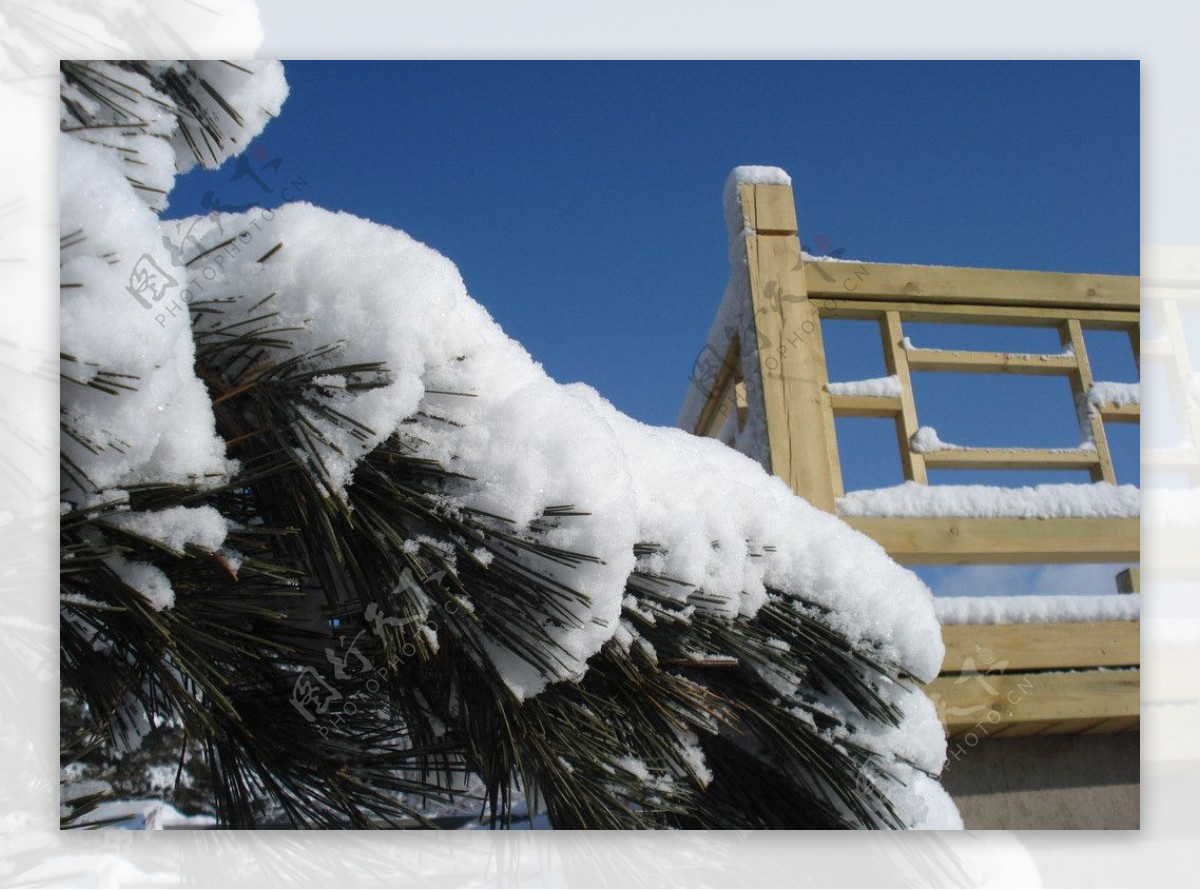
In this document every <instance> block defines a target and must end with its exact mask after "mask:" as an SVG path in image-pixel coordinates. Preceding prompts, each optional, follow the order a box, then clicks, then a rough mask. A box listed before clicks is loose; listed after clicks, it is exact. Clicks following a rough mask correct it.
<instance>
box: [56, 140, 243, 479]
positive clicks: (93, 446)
mask: <svg viewBox="0 0 1200 890" xmlns="http://www.w3.org/2000/svg"><path fill="white" fill-rule="evenodd" d="M59 152H60V165H61V172H60V185H61V193H60V218H61V225H62V232H63V235H64V236H71V237H70V238H69V242H70V246H68V247H66V248H65V249H64V250H63V251H62V268H61V272H60V277H61V280H62V282H63V284H64V285H70V286H67V287H64V288H63V290H62V298H61V303H60V332H61V340H62V346H61V349H62V352H63V353H64V354H65V355H66V356H69V357H70V358H69V359H65V360H64V361H63V362H62V373H63V376H64V377H65V378H66V379H65V380H64V382H63V385H62V396H61V399H62V413H63V420H64V422H65V423H66V424H67V425H68V426H70V427H71V428H73V429H74V430H76V431H77V432H78V433H79V434H80V435H81V437H82V438H83V440H84V441H83V442H81V441H78V440H76V439H75V438H72V437H71V436H64V437H63V441H62V448H63V453H64V456H65V457H66V458H67V459H68V460H69V461H70V462H71V464H72V465H73V466H75V467H78V468H79V470H80V471H81V472H82V474H83V475H84V476H85V477H86V479H79V480H76V482H77V484H82V485H83V491H87V490H88V489H91V488H94V489H110V488H124V487H131V486H134V485H136V484H138V483H143V482H159V483H171V482H173V483H178V484H182V485H187V484H205V483H213V482H219V481H221V480H223V479H224V478H225V477H226V474H227V472H228V470H229V465H228V464H227V463H226V460H225V445H224V443H223V442H222V441H221V440H220V439H219V438H218V437H217V435H216V426H215V422H214V420H213V415H212V410H211V407H210V399H209V395H208V392H207V390H206V389H205V387H204V384H203V383H202V382H201V381H200V380H199V379H198V378H197V377H196V375H195V371H194V370H193V364H194V362H195V345H194V343H193V340H192V331H191V326H190V324H189V323H188V316H187V312H186V310H184V311H179V310H176V311H175V312H173V313H168V312H165V311H163V309H161V308H158V307H156V306H155V304H154V303H153V302H152V301H150V304H151V305H150V308H147V307H145V306H143V305H141V304H140V303H139V301H138V299H137V298H136V297H135V296H134V295H133V294H132V293H130V287H131V286H132V287H135V289H136V285H137V284H138V283H140V282H141V281H143V279H142V278H141V277H139V276H141V275H142V274H145V275H148V276H154V277H160V281H161V282H162V284H163V285H164V286H165V287H166V289H167V290H168V291H169V292H170V293H169V296H171V297H173V296H174V295H176V294H178V293H179V286H178V285H179V283H181V282H182V281H183V280H184V279H185V277H186V276H185V272H184V269H183V267H182V266H179V265H176V264H175V263H174V262H172V258H171V255H170V253H169V252H168V250H167V248H166V247H165V246H164V245H163V243H162V236H161V233H160V231H159V226H158V220H157V218H156V217H155V215H154V214H153V213H152V212H151V210H150V209H149V208H148V207H147V206H146V205H145V203H144V202H143V201H142V200H141V199H140V198H139V197H138V196H137V195H136V194H135V193H134V190H133V187H132V186H131V185H130V184H129V182H128V181H127V180H126V179H125V177H124V176H122V175H121V173H120V172H119V171H118V170H116V169H115V168H114V166H113V163H112V159H111V157H110V156H109V154H108V153H107V152H105V151H104V150H102V149H100V148H97V147H95V146H92V145H86V144H84V143H83V142H80V141H79V140H77V139H74V138H72V137H71V136H67V135H64V136H61V137H60V141H59ZM72 233H79V234H78V235H77V236H73V235H72ZM170 281H173V282H175V284H173V285H172V284H169V282H170ZM147 299H148V300H149V298H148V297H147ZM165 305H168V304H162V303H160V304H159V306H165ZM89 369H91V370H93V371H95V370H102V371H104V372H105V376H106V378H111V379H112V380H114V381H116V382H117V383H118V384H120V386H117V387H113V388H110V390H111V391H105V390H102V389H97V388H95V387H94V386H85V385H80V384H79V383H72V382H70V381H72V380H77V379H81V377H82V378H83V379H86V373H85V372H87V371H88V370H89ZM89 483H90V484H89ZM80 497H81V493H80V492H75V493H68V498H67V499H68V500H71V501H78V500H79V499H80Z"/></svg>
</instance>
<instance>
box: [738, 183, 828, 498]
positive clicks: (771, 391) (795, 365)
mask: <svg viewBox="0 0 1200 890" xmlns="http://www.w3.org/2000/svg"><path fill="white" fill-rule="evenodd" d="M739 195H740V198H741V206H742V215H743V221H744V222H745V224H746V227H747V228H749V229H751V231H753V232H754V234H747V235H744V236H743V235H738V236H737V237H738V238H739V239H740V240H741V241H742V242H743V246H744V249H745V255H746V270H747V273H748V276H749V285H750V299H751V302H752V308H753V312H754V321H755V326H756V329H757V335H758V344H759V348H758V359H759V373H760V377H761V380H762V391H763V403H764V409H765V412H766V422H767V441H768V447H769V449H770V454H771V470H772V472H773V473H774V474H775V475H776V476H779V477H781V478H782V479H783V480H784V481H785V482H787V483H788V485H790V486H791V489H792V491H794V492H796V493H797V494H799V495H800V496H801V497H803V498H805V499H806V500H807V501H808V502H809V503H811V504H813V505H814V506H816V507H818V508H820V509H822V510H827V511H830V512H832V511H833V508H834V500H835V498H837V497H838V496H840V495H841V493H842V480H841V468H840V466H839V464H838V459H837V437H836V434H835V432H834V427H833V407H832V404H831V402H830V397H829V392H828V391H827V390H826V388H825V384H827V383H828V382H829V380H828V376H827V371H826V365H825V347H824V344H823V342H822V339H821V320H820V316H819V315H818V312H817V309H816V307H815V306H813V304H812V303H811V302H810V301H809V299H808V294H807V292H806V290H805V276H804V271H803V264H802V262H801V258H800V242H799V238H798V236H797V233H796V224H795V217H796V211H795V204H794V203H793V201H792V190H791V187H790V186H786V185H758V184H754V183H742V184H741V185H740V186H739ZM735 274H736V271H735Z"/></svg>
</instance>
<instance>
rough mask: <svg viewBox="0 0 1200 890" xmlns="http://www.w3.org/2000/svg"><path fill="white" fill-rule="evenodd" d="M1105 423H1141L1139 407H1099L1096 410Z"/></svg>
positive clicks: (1140, 409)
mask: <svg viewBox="0 0 1200 890" xmlns="http://www.w3.org/2000/svg"><path fill="white" fill-rule="evenodd" d="M1097 410H1098V411H1099V413H1100V419H1101V420H1103V421H1104V422H1105V423H1141V422H1142V406H1141V405H1101V406H1100V407H1099V408H1098V409H1097Z"/></svg>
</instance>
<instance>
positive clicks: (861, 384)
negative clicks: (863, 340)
mask: <svg viewBox="0 0 1200 890" xmlns="http://www.w3.org/2000/svg"><path fill="white" fill-rule="evenodd" d="M825 388H826V389H827V390H829V392H830V394H831V395H835V396H879V397H884V398H896V399H898V398H900V392H901V389H900V378H899V377H897V376H896V375H895V374H892V375H890V376H888V377H872V378H870V379H869V380H845V381H841V382H839V383H830V384H827V385H826V387H825ZM922 429H925V427H922ZM919 433H920V430H918V434H919ZM935 435H936V433H935Z"/></svg>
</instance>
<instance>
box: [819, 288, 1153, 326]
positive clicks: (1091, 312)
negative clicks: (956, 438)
mask: <svg viewBox="0 0 1200 890" xmlns="http://www.w3.org/2000/svg"><path fill="white" fill-rule="evenodd" d="M813 300H814V301H815V302H816V303H817V305H818V306H819V307H820V309H821V315H822V316H823V317H825V318H848V319H871V318H877V317H878V316H879V315H881V314H882V313H884V312H887V311H889V310H891V309H895V310H896V311H898V312H899V313H900V320H901V321H905V322H908V321H921V322H939V323H945V324H973V325H994V324H997V325H1005V326H1008V327H1030V328H1057V327H1058V326H1059V325H1060V324H1062V323H1063V322H1064V321H1066V320H1067V319H1068V318H1078V319H1079V320H1080V321H1082V322H1083V326H1084V328H1085V329H1086V330H1101V331H1129V330H1130V329H1132V328H1134V327H1136V325H1137V323H1138V318H1139V315H1138V313H1136V312H1130V311H1127V310H1120V309H1078V308H1073V309H1072V308H1062V309H1056V308H1047V307H1043V306H1020V305H1014V306H979V305H975V304H969V303H919V302H912V301H908V302H905V301H894V302H893V301H882V300H863V299H851V298H845V297H837V296H831V295H828V294H823V295H820V296H815V297H813Z"/></svg>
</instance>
